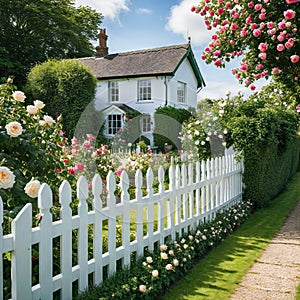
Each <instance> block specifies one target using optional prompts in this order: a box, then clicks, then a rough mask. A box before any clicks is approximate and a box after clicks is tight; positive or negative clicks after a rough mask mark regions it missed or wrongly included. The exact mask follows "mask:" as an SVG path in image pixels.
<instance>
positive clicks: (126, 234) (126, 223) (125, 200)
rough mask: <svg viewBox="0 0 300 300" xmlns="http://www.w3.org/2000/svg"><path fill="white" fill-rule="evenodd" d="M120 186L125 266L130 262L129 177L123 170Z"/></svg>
mask: <svg viewBox="0 0 300 300" xmlns="http://www.w3.org/2000/svg"><path fill="white" fill-rule="evenodd" d="M120 186H121V203H122V204H123V216H122V245H123V248H124V257H123V266H124V267H127V266H129V264H130V205H129V201H130V195H129V193H128V188H129V177H128V174H127V173H126V171H123V172H122V173H121V176H120Z"/></svg>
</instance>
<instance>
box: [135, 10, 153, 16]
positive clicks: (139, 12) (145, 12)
mask: <svg viewBox="0 0 300 300" xmlns="http://www.w3.org/2000/svg"><path fill="white" fill-rule="evenodd" d="M136 12H137V13H138V14H148V15H150V14H152V10H151V9H148V8H138V9H137V10H136Z"/></svg>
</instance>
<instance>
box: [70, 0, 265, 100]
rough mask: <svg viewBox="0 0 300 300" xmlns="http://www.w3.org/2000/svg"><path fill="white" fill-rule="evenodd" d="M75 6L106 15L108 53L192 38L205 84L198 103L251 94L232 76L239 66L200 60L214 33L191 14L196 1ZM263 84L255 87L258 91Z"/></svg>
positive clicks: (79, 0) (83, 0)
mask: <svg viewBox="0 0 300 300" xmlns="http://www.w3.org/2000/svg"><path fill="white" fill-rule="evenodd" d="M75 4H76V5H84V6H90V7H92V8H93V9H95V10H97V11H99V12H101V13H102V14H103V15H104V19H103V23H102V24H101V28H106V34H107V35H108V41H107V45H108V47H109V53H118V52H125V51H132V50H139V49H149V48H155V47H163V46H169V45H176V44H183V43H187V41H188V36H190V37H191V43H192V49H193V52H194V55H195V57H196V59H197V62H198V65H199V68H200V70H201V73H202V75H203V77H204V79H205V82H206V87H205V88H204V89H203V90H202V91H200V93H199V95H198V97H199V100H200V99H203V98H206V97H208V98H213V99H218V98H220V97H225V93H226V91H230V92H231V95H236V94H237V92H238V91H241V92H243V93H244V94H245V95H249V94H250V93H251V92H250V91H249V89H247V88H244V87H243V86H242V85H240V84H239V83H238V81H237V80H236V79H235V78H234V77H233V75H231V71H230V70H231V69H232V68H233V67H235V66H237V65H238V62H234V63H231V64H230V65H228V67H227V68H226V69H218V68H216V67H214V66H213V65H206V64H205V63H204V62H203V61H202V60H201V53H202V51H203V49H204V48H205V47H206V45H207V44H208V43H209V41H210V37H211V34H212V32H209V31H207V30H206V29H205V27H204V25H203V20H202V18H201V17H200V16H199V15H196V14H195V13H192V12H191V11H190V8H191V7H192V6H193V5H197V4H198V1H197V0H196V1H195V0H76V1H75ZM261 84H263V82H262V83H261ZM261 84H260V85H259V84H256V86H257V90H258V89H259V87H260V86H261Z"/></svg>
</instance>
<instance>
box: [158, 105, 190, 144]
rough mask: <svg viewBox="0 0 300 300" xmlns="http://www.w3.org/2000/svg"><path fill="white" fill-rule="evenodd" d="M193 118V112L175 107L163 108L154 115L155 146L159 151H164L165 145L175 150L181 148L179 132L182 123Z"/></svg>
mask: <svg viewBox="0 0 300 300" xmlns="http://www.w3.org/2000/svg"><path fill="white" fill-rule="evenodd" d="M191 116H192V114H191V112H190V111H188V110H186V109H183V108H175V107H173V106H161V107H158V108H157V109H156V110H155V114H154V124H155V126H154V132H153V136H154V144H155V146H157V147H158V149H159V150H164V148H165V144H166V143H167V144H168V145H171V146H173V149H179V148H180V147H181V141H180V139H179V132H180V131H181V128H182V123H183V122H184V121H186V120H188V119H189V118H190V117H191Z"/></svg>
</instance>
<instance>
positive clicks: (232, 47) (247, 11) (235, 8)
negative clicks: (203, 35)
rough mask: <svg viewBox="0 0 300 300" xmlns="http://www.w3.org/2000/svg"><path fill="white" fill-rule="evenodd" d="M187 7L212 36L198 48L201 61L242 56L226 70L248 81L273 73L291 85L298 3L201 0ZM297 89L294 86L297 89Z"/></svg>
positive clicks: (295, 80)
mask: <svg viewBox="0 0 300 300" xmlns="http://www.w3.org/2000/svg"><path fill="white" fill-rule="evenodd" d="M192 11H194V12H196V13H199V14H200V15H201V16H202V17H203V18H204V22H205V24H206V26H207V29H208V30H213V31H214V33H213V34H212V40H211V42H210V43H209V45H208V46H207V47H206V48H205V49H204V52H203V55H202V59H203V60H205V62H206V63H207V64H211V63H213V64H214V65H215V66H217V67H221V68H222V67H224V66H225V64H226V63H227V62H229V61H230V60H232V59H235V58H237V57H242V60H241V62H240V67H239V68H236V69H233V70H232V73H233V74H234V75H235V77H236V78H238V80H239V81H240V83H243V84H245V85H246V86H249V87H250V88H251V89H252V90H254V89H255V85H253V84H252V83H253V82H254V81H255V80H258V79H260V78H269V77H273V78H275V79H276V80H278V81H280V82H282V83H284V84H285V85H288V86H290V87H292V88H293V89H294V91H295V92H296V91H297V89H296V88H297V87H298V86H299V79H300V57H299V55H300V53H299V49H300V40H299V21H300V5H299V3H294V4H290V5H288V4H287V3H286V2H285V1H284V0H281V1H278V0H264V1H258V0H247V1H240V0H234V1H233V0H227V1H223V0H202V1H201V2H200V3H199V5H198V6H193V7H192ZM299 92H300V91H299V90H298V93H299Z"/></svg>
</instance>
